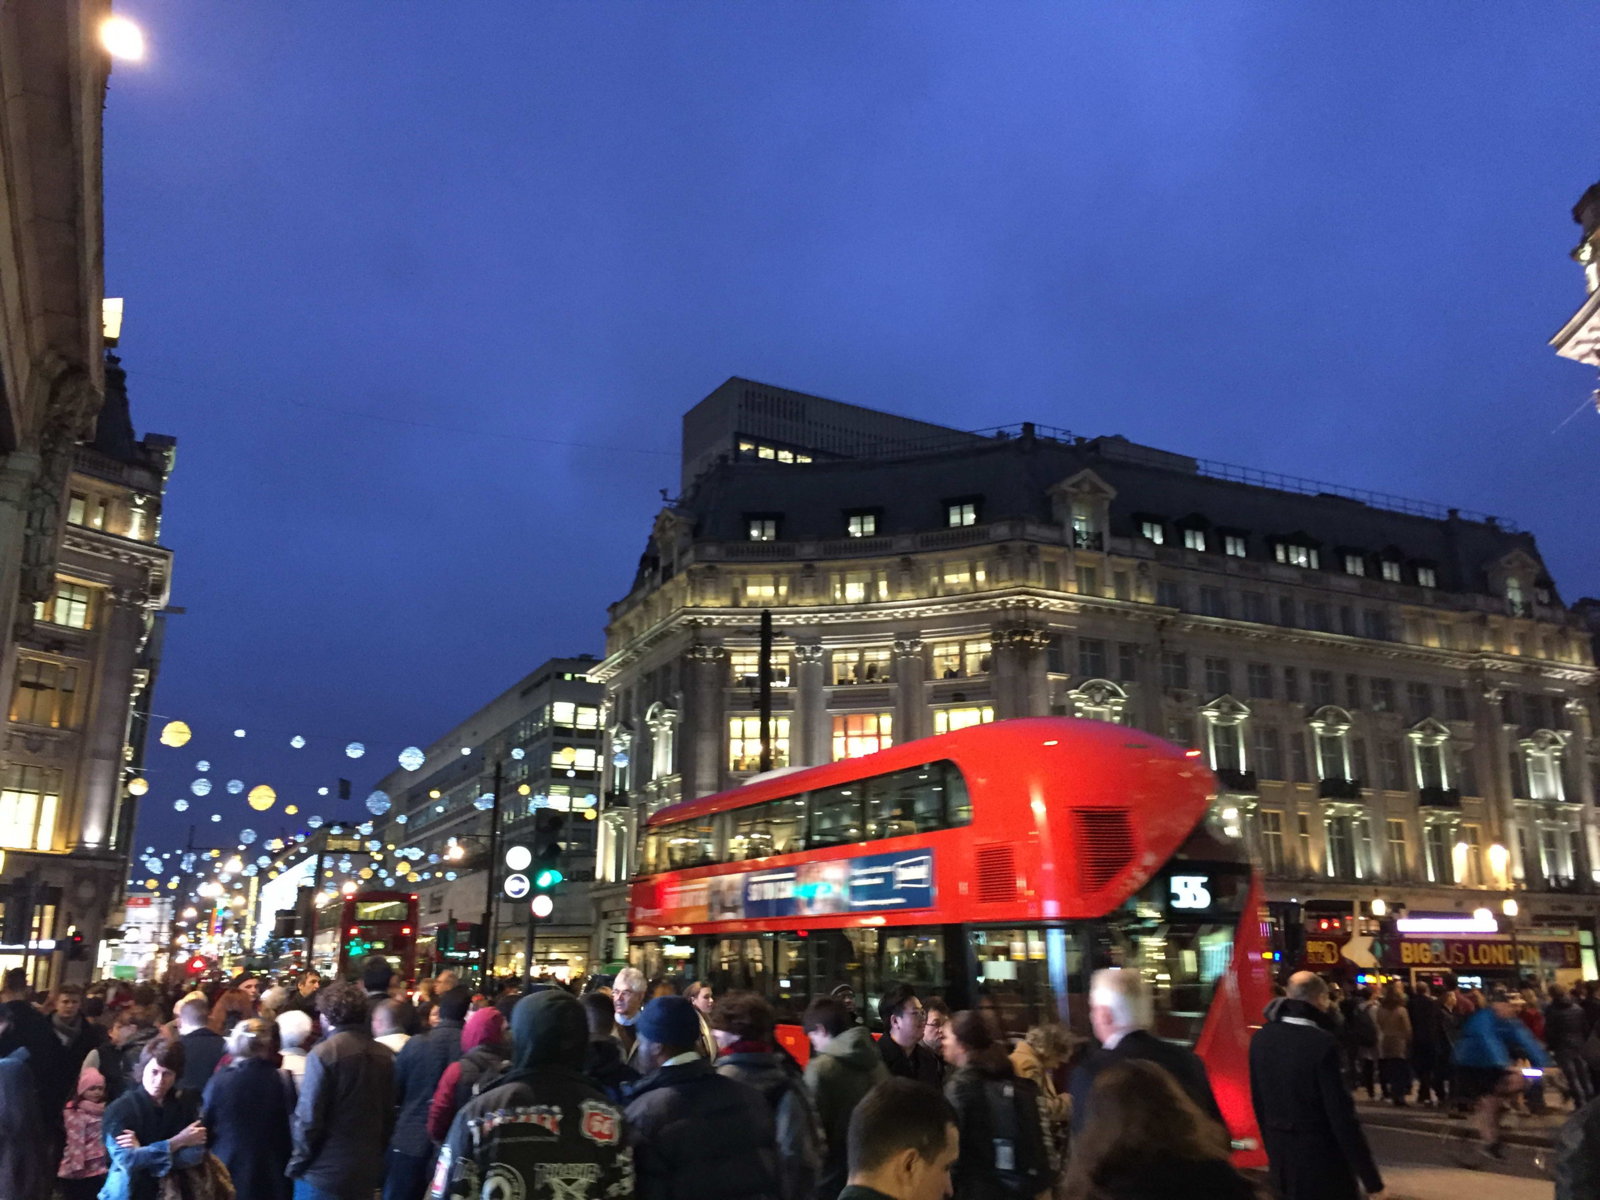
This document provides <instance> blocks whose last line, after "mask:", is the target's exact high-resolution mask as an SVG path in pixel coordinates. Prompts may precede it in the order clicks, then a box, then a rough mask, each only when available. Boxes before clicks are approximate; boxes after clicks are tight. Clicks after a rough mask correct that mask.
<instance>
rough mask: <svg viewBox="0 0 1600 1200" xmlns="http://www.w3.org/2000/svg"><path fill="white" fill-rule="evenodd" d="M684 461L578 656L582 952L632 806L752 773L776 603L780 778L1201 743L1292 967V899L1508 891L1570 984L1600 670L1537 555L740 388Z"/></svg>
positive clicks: (1145, 463) (1428, 516) (1525, 547)
mask: <svg viewBox="0 0 1600 1200" xmlns="http://www.w3.org/2000/svg"><path fill="white" fill-rule="evenodd" d="M683 462H684V482H683V495H682V497H681V498H680V499H678V500H677V501H675V502H672V503H670V504H669V505H668V506H667V507H665V508H663V509H662V510H661V511H660V512H659V513H658V514H657V516H656V518H655V521H654V524H653V526H652V528H651V530H650V535H649V538H648V541H647V544H646V547H645V551H644V554H643V556H642V557H641V559H640V562H639V568H638V573H637V575H636V576H635V579H634V581H633V585H632V587H631V589H630V590H629V592H628V594H627V595H626V596H625V597H624V598H623V599H621V600H620V601H618V602H617V603H616V604H614V605H613V606H612V608H611V611H610V625H609V628H608V631H607V644H606V657H605V659H604V661H603V662H602V663H601V664H600V665H599V666H598V667H597V668H596V669H595V670H594V671H593V672H592V675H593V676H594V678H596V679H598V680H600V681H601V682H603V683H604V685H605V689H606V710H605V722H606V735H607V743H606V756H605V768H606V771H607V777H606V780H605V792H604V803H605V805H606V809H605V812H604V814H603V818H602V843H601V846H600V848H599V855H600V878H601V879H602V880H603V881H608V883H602V884H601V885H600V886H599V887H598V888H597V908H598V911H597V926H598V929H599V932H600V935H601V937H602V938H603V942H602V944H601V945H600V946H599V947H597V951H596V953H597V955H598V956H600V957H611V956H614V955H616V954H617V953H618V952H619V950H620V949H621V948H622V947H623V946H624V945H625V936H626V887H625V886H624V884H625V881H626V879H627V878H628V876H629V874H630V872H631V870H632V863H633V847H634V843H635V839H636V833H637V826H638V823H639V822H640V821H641V820H642V818H643V817H644V816H646V815H647V814H649V813H650V812H653V811H654V810H655V809H657V808H659V807H660V806H662V805H665V804H669V803H672V802H674V801H676V800H680V799H686V798H692V797H697V796H702V795H705V794H708V793H711V792H714V791H717V790H719V789H722V788H726V787H729V786H733V785H735V784H737V783H739V782H740V781H741V780H744V779H746V778H748V777H749V776H750V775H751V774H752V773H753V772H754V771H755V769H756V767H757V764H758V761H759V753H760V735H761V731H760V727H759V726H760V722H759V720H758V718H757V714H756V707H755V706H756V698H755V692H756V686H757V682H758V676H759V670H760V663H759V652H758V635H757V625H758V622H759V617H760V613H761V611H762V610H763V609H768V610H771V612H772V616H773V623H774V626H775V628H776V631H777V635H778V636H777V641H776V651H775V654H774V667H773V675H774V703H773V710H774V718H773V725H772V740H773V751H774V754H773V765H774V766H777V767H781V766H785V765H811V764H816V763H821V762H827V761H830V760H833V759H837V758H840V757H843V756H846V755H858V754H865V753H869V752H871V751H873V750H875V749H878V748H880V747H882V746H885V745H888V744H890V743H891V742H899V741H905V740H909V739H911V738H917V737H922V736H926V735H929V734H935V733H941V732H945V731H947V730H951V729H957V728H961V727H963V726H966V725H970V724H974V723H978V722H984V721H991V720H999V719H1004V718H1007V717H1016V716H1026V715H1036V714H1045V713H1056V714H1064V715H1075V716H1079V717H1086V718H1091V719H1098V720H1107V721H1117V722H1122V723H1125V724H1128V725H1131V726H1136V727H1139V728H1141V729H1145V730H1149V731H1152V732H1155V733H1158V734H1160V735H1162V736H1165V737H1167V738H1170V739H1171V740H1173V741H1175V742H1179V743H1183V744H1185V745H1189V746H1192V747H1195V748H1196V749H1198V750H1200V751H1201V752H1202V753H1203V754H1204V755H1205V757H1206V759H1207V761H1208V762H1209V763H1210V764H1211V765H1212V767H1213V768H1214V769H1215V770H1216V772H1217V774H1218V777H1219V779H1220V780H1221V782H1222V793H1221V795H1219V797H1218V800H1217V817H1218V819H1219V820H1220V821H1221V822H1223V823H1224V824H1226V825H1228V826H1230V827H1231V828H1232V830H1233V832H1235V833H1236V834H1237V835H1238V836H1242V837H1245V838H1247V839H1248V842H1249V845H1250V846H1251V849H1252V851H1253V854H1254V856H1255V857H1256V860H1257V861H1258V862H1259V863H1260V865H1261V866H1262V868H1263V869H1264V872H1265V875H1266V881H1267V889H1268V896H1269V899H1270V900H1271V901H1272V902H1273V904H1272V911H1273V914H1274V921H1275V923H1276V924H1277V926H1278V928H1279V933H1280V935H1281V936H1282V939H1283V944H1284V945H1286V946H1287V947H1288V948H1289V950H1290V952H1291V953H1293V954H1295V955H1296V957H1299V955H1300V951H1301V949H1302V948H1303V940H1304V926H1305V925H1309V924H1310V921H1309V917H1310V914H1313V913H1316V912H1318V911H1322V912H1326V913H1329V914H1332V915H1333V916H1334V917H1335V919H1337V920H1339V921H1340V922H1341V923H1342V925H1343V928H1344V930H1345V932H1346V933H1347V934H1348V935H1360V934H1363V933H1365V934H1374V933H1377V932H1378V929H1377V927H1376V924H1375V923H1374V922H1373V918H1374V917H1377V916H1381V915H1382V913H1383V910H1384V906H1383V905H1380V906H1378V908H1377V910H1376V911H1374V909H1373V908H1372V901H1374V900H1380V899H1381V900H1383V901H1384V902H1385V904H1386V905H1388V906H1389V909H1390V910H1391V911H1399V909H1400V906H1404V907H1405V908H1406V909H1407V910H1409V911H1412V912H1435V913H1440V912H1442V913H1458V912H1459V913H1462V914H1467V913H1470V912H1471V911H1472V910H1474V909H1476V908H1478V907H1480V906H1483V907H1490V908H1491V909H1492V910H1493V911H1494V912H1495V913H1496V914H1499V913H1500V912H1501V911H1502V904H1503V902H1504V901H1505V900H1506V899H1510V898H1512V897H1513V895H1515V896H1516V897H1518V898H1520V908H1521V912H1522V915H1521V918H1520V921H1521V925H1522V926H1523V928H1524V933H1525V936H1526V937H1528V938H1529V939H1531V940H1537V937H1538V936H1539V935H1538V934H1537V933H1536V932H1535V931H1536V930H1537V929H1539V928H1548V929H1549V931H1550V937H1551V938H1552V939H1558V940H1559V939H1565V940H1566V941H1568V942H1570V944H1571V949H1570V951H1565V950H1564V951H1563V953H1565V954H1567V955H1568V958H1569V959H1570V958H1572V957H1575V956H1576V955H1577V954H1578V952H1579V950H1580V949H1582V950H1584V951H1586V952H1587V953H1589V955H1590V957H1589V958H1588V959H1587V965H1588V966H1589V967H1590V969H1591V973H1592V968H1593V958H1592V949H1593V942H1592V937H1593V925H1594V916H1595V913H1596V912H1597V911H1600V903H1597V901H1600V896H1597V895H1596V892H1597V890H1600V889H1597V888H1596V882H1595V881H1596V867H1597V865H1600V857H1597V853H1596V851H1597V846H1596V842H1595V837H1594V827H1593V819H1592V802H1593V795H1594V788H1593V776H1594V757H1593V741H1592V720H1593V710H1592V696H1593V685H1594V681H1595V678H1596V672H1595V668H1594V663H1593V657H1592V651H1591V647H1590V642H1589V639H1588V637H1587V636H1586V634H1585V631H1584V629H1583V628H1582V625H1581V622H1580V621H1579V620H1578V618H1577V617H1576V616H1575V615H1573V614H1571V613H1569V611H1568V610H1567V608H1566V607H1564V605H1563V603H1562V600H1561V598H1560V596H1559V593H1558V592H1557V589H1556V585H1555V583H1554V581H1553V580H1552V579H1551V578H1550V577H1549V574H1548V572H1547V570H1546V568H1545V566H1544V563H1543V562H1542V561H1541V559H1540V556H1539V550H1538V547H1537V545H1536V544H1535V541H1534V539H1533V537H1532V536H1531V535H1529V534H1526V533H1522V532H1518V531H1517V530H1515V529H1514V528H1512V527H1511V526H1509V525H1508V524H1506V523H1504V522H1501V521H1497V520H1495V519H1494V518H1492V517H1480V516H1474V515H1470V514H1467V513H1465V512H1462V511H1458V510H1455V509H1448V510H1445V509H1434V508H1432V507H1431V506H1427V505H1423V504H1419V503H1416V502H1412V501H1406V500H1402V499H1399V498H1396V497H1388V496H1379V495H1372V494H1365V493H1353V492H1348V491H1342V490H1340V489H1338V488H1336V487H1333V486H1331V485H1327V484H1321V483H1312V482H1310V481H1301V480H1295V479H1291V478H1288V477H1286V476H1280V475H1264V474H1259V473H1255V472H1250V471H1245V470H1242V469H1239V468H1234V467H1229V466H1226V465H1223V464H1217V463H1207V462H1201V461H1198V460H1196V459H1194V458H1190V457H1187V456H1185V455H1182V454H1175V453H1171V452H1167V451H1163V450H1157V449H1152V448H1150V447H1145V446H1139V445H1135V444H1133V443H1131V442H1128V441H1127V440H1125V439H1123V438H1120V437H1096V438H1081V437H1074V436H1072V435H1071V434H1068V433H1066V432H1065V431H1056V430H1046V429H1045V428H1043V427H1036V426H1033V425H1024V426H1022V427H1021V428H1020V429H1018V430H1009V431H1000V432H996V433H993V434H990V435H985V436H980V435H975V434H969V433H962V432H960V431H956V430H951V429H942V428H940V427H937V426H930V425H927V424H925V423H923V422H917V421H909V420H905V419H903V418H899V417H894V416H892V415H890V414H887V413H882V412H874V411H871V410H868V409H864V408H858V407H854V406H851V405H847V404H841V403H838V402H835V401H830V400H824V399H820V398H818V397H814V396H807V395H804V394H802V393H798V392H792V391H788V390H785V389H781V388H775V387H770V386H767V385H762V384H757V383H752V382H750V381H747V380H742V379H731V380H729V381H728V382H727V383H726V384H724V385H723V386H722V387H721V388H719V389H718V390H717V391H716V392H714V393H712V395H711V396H710V397H708V398H707V399H706V400H704V401H702V402H701V403H700V404H699V405H697V406H696V407H695V408H694V409H693V410H691V411H690V412H689V414H688V415H687V416H686V417H685V418H684V447H683ZM1343 940H1344V939H1341V941H1343ZM1350 953H1351V954H1352V955H1354V956H1356V957H1357V960H1358V961H1359V954H1360V951H1359V949H1357V948H1353V947H1352V948H1351V949H1350ZM1372 965H1376V964H1372Z"/></svg>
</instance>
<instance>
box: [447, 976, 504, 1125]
mask: <svg viewBox="0 0 1600 1200" xmlns="http://www.w3.org/2000/svg"><path fill="white" fill-rule="evenodd" d="M461 1050H462V1054H461V1057H460V1058H459V1059H458V1060H457V1061H455V1062H453V1063H451V1064H450V1065H449V1066H448V1067H446V1068H445V1072H444V1075H443V1076H442V1077H441V1078H440V1080H439V1086H438V1087H437V1088H435V1089H434V1092H433V1102H432V1103H431V1104H429V1105H428V1136H429V1137H430V1138H432V1139H433V1140H434V1142H435V1143H438V1142H442V1141H444V1139H445V1136H446V1135H447V1134H448V1133H449V1132H450V1122H452V1121H454V1120H455V1119H456V1113H458V1112H460V1111H461V1108H462V1106H463V1105H464V1104H466V1102H467V1101H468V1100H471V1099H472V1094H473V1088H475V1087H477V1085H478V1084H479V1083H480V1082H481V1081H485V1080H489V1081H492V1080H493V1078H494V1077H495V1076H497V1075H499V1074H500V1073H501V1072H502V1071H503V1070H504V1069H505V1065H506V1019H505V1017H504V1016H502V1015H501V1013H500V1010H499V1009H497V1008H488V1007H485V1008H480V1009H478V1010H477V1011H476V1012H474V1013H473V1014H472V1015H471V1016H470V1017H468V1018H467V1023H466V1025H465V1027H463V1029H462V1030H461ZM483 1090H485V1091H486V1090H487V1088H484V1089H483Z"/></svg>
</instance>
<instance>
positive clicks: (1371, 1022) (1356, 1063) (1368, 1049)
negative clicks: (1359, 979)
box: [1344, 987, 1378, 1100]
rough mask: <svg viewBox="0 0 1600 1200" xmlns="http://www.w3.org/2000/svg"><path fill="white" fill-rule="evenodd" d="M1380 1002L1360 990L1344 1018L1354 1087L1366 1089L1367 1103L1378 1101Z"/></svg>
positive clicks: (1367, 991) (1369, 993) (1364, 990)
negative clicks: (1378, 1003) (1378, 1014)
mask: <svg viewBox="0 0 1600 1200" xmlns="http://www.w3.org/2000/svg"><path fill="white" fill-rule="evenodd" d="M1377 1007H1378V1006H1377V1002H1376V1001H1375V1000H1373V998H1372V989H1371V988H1365V987H1364V988H1361V989H1359V990H1358V991H1357V992H1356V993H1355V995H1354V996H1353V997H1352V998H1351V1001H1350V1011H1349V1012H1348V1013H1347V1014H1346V1016H1345V1026H1344V1028H1345V1038H1346V1039H1347V1045H1348V1048H1349V1055H1350V1066H1351V1072H1352V1085H1353V1086H1355V1087H1362V1088H1365V1089H1366V1091H1367V1099H1368V1100H1376V1099H1377V1098H1378V1088H1377V1083H1378V1080H1377V1075H1378V1021H1377V1017H1376V1010H1377Z"/></svg>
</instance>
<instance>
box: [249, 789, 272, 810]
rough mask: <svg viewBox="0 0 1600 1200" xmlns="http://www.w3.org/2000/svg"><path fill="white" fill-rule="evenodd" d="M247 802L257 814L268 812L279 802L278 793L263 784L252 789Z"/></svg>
mask: <svg viewBox="0 0 1600 1200" xmlns="http://www.w3.org/2000/svg"><path fill="white" fill-rule="evenodd" d="M245 801H246V802H247V803H248V804H249V805H250V807H251V808H253V809H255V810H256V811H257V812H266V811H267V809H269V808H271V807H272V806H273V805H274V804H276V803H277V802H278V793H277V792H275V791H273V790H272V789H271V788H270V787H268V786H267V785H266V784H264V783H261V784H257V785H256V786H255V787H253V788H251V789H250V794H249V795H248V796H246V797H245Z"/></svg>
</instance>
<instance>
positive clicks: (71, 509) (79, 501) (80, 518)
mask: <svg viewBox="0 0 1600 1200" xmlns="http://www.w3.org/2000/svg"><path fill="white" fill-rule="evenodd" d="M88 520H89V497H87V496H85V495H84V494H83V493H82V492H73V493H72V495H70V496H68V497H67V524H69V525H85V524H88Z"/></svg>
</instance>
